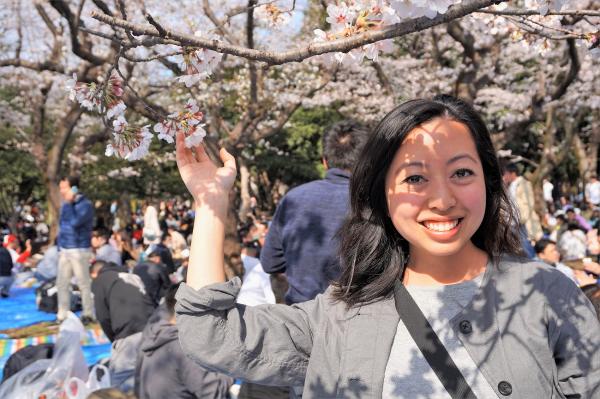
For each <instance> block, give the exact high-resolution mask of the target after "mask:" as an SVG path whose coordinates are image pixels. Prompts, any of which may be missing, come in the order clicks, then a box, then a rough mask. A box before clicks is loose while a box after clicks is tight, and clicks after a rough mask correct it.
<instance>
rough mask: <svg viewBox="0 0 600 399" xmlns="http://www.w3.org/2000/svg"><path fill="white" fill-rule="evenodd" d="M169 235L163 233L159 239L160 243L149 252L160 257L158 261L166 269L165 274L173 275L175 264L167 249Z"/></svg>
mask: <svg viewBox="0 0 600 399" xmlns="http://www.w3.org/2000/svg"><path fill="white" fill-rule="evenodd" d="M169 238H170V236H169V233H168V232H165V233H163V234H162V236H161V237H160V242H159V243H158V244H156V245H154V247H153V248H152V250H151V251H150V252H157V253H158V254H159V255H160V261H161V262H162V264H163V265H165V266H166V268H167V274H171V273H175V270H177V268H176V267H175V262H173V255H171V250H170V249H169V246H168V245H167V244H168V241H169Z"/></svg>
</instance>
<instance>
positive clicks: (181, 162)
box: [175, 132, 196, 168]
mask: <svg viewBox="0 0 600 399" xmlns="http://www.w3.org/2000/svg"><path fill="white" fill-rule="evenodd" d="M175 159H176V160H177V167H179V168H182V167H183V166H185V165H187V164H190V163H193V162H196V158H195V157H194V154H193V153H192V149H191V148H187V147H186V146H185V136H184V135H183V132H177V135H176V136H175Z"/></svg>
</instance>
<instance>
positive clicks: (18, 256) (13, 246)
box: [3, 234, 32, 265]
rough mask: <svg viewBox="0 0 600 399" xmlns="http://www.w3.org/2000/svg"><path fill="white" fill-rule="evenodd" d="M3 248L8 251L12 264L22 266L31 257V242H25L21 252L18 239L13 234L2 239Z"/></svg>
mask: <svg viewBox="0 0 600 399" xmlns="http://www.w3.org/2000/svg"><path fill="white" fill-rule="evenodd" d="M3 246H4V248H6V249H7V250H8V252H9V253H10V256H11V258H12V261H13V264H15V265H17V264H23V263H25V261H26V260H27V259H28V258H29V257H30V256H31V251H32V249H31V240H27V241H25V250H24V251H21V247H20V243H19V239H18V238H17V236H15V235H14V234H8V235H6V236H5V237H4V241H3Z"/></svg>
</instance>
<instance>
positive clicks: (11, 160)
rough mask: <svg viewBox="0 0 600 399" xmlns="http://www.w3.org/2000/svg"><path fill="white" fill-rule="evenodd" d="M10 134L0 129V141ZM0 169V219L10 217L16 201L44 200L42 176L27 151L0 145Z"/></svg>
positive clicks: (7, 137)
mask: <svg viewBox="0 0 600 399" xmlns="http://www.w3.org/2000/svg"><path fill="white" fill-rule="evenodd" d="M12 136H13V135H12V132H10V131H7V130H5V129H0V143H6V142H7V141H8V139H10V138H12ZM0 170H1V171H2V173H0V187H2V189H1V190H0V220H7V219H9V218H10V216H11V215H12V213H13V210H14V209H13V207H14V204H15V203H16V202H20V201H28V200H34V201H43V200H44V198H45V190H44V186H43V180H42V176H41V173H40V172H39V170H38V168H37V166H36V165H35V163H34V161H33V158H32V157H31V155H30V154H29V153H27V152H25V151H19V150H15V149H12V148H9V147H8V146H6V147H5V146H0Z"/></svg>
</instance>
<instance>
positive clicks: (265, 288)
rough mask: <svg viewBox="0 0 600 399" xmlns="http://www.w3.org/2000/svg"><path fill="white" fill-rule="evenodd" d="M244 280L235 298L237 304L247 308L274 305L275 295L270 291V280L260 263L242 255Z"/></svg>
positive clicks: (253, 258) (255, 259)
mask: <svg viewBox="0 0 600 399" xmlns="http://www.w3.org/2000/svg"><path fill="white" fill-rule="evenodd" d="M242 264H243V265H244V280H243V282H242V288H241V289H240V293H239V294H238V297H237V303H241V304H243V305H247V306H255V305H263V304H266V303H275V294H273V290H272V289H271V279H270V277H269V275H268V274H267V273H265V271H264V270H263V268H262V265H261V264H260V261H259V260H258V259H257V258H255V257H252V256H247V255H244V254H242Z"/></svg>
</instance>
